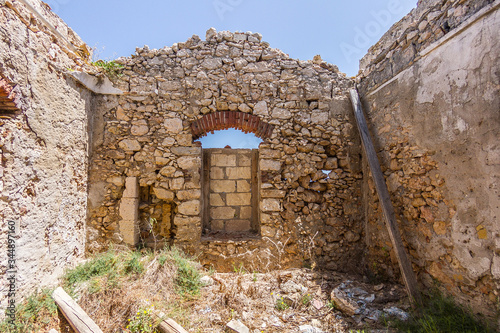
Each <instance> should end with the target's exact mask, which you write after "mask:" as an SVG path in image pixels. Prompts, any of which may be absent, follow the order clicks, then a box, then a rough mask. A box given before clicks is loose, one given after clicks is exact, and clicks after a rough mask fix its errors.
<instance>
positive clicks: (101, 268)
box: [64, 251, 118, 290]
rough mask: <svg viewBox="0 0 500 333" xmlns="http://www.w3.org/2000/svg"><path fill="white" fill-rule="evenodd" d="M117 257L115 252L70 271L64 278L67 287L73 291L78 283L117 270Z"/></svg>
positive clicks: (101, 255) (97, 257) (107, 253)
mask: <svg viewBox="0 0 500 333" xmlns="http://www.w3.org/2000/svg"><path fill="white" fill-rule="evenodd" d="M117 262H118V260H117V255H116V253H115V252H114V251H109V252H106V253H103V254H100V255H98V256H96V257H94V258H92V259H91V260H89V261H88V262H86V263H85V264H83V265H79V266H77V267H75V268H74V269H70V270H68V271H67V272H66V274H65V276H64V282H65V283H64V284H65V287H68V288H69V289H70V290H73V287H74V286H75V284H77V283H81V282H85V281H88V280H90V279H91V278H93V277H97V276H104V275H106V274H108V273H109V272H111V271H113V270H116V269H117V266H118V265H117Z"/></svg>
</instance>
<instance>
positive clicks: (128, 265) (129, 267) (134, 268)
mask: <svg viewBox="0 0 500 333" xmlns="http://www.w3.org/2000/svg"><path fill="white" fill-rule="evenodd" d="M142 272H144V265H143V264H142V262H141V254H140V253H139V252H133V253H132V255H131V256H130V258H129V259H128V260H127V261H126V262H125V273H126V274H141V273H142Z"/></svg>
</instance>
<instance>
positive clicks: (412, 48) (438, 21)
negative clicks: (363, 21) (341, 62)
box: [357, 0, 495, 89]
mask: <svg viewBox="0 0 500 333" xmlns="http://www.w3.org/2000/svg"><path fill="white" fill-rule="evenodd" d="M493 2H495V1H494V0H465V1H458V0H457V1H450V0H419V2H418V5H417V7H416V8H415V9H413V10H412V11H411V12H410V13H409V14H408V15H406V16H405V17H404V18H403V19H401V20H400V21H399V22H397V23H395V24H394V25H393V26H392V27H391V28H390V29H389V30H388V31H387V32H386V33H385V34H384V35H383V36H382V38H381V39H380V40H379V41H378V42H377V43H376V44H375V45H373V46H372V47H370V49H369V50H368V53H367V54H366V55H365V56H364V57H363V58H362V59H361V60H360V71H359V75H358V76H357V81H360V80H361V79H362V78H366V79H364V82H363V84H364V85H365V86H366V88H367V89H375V88H376V87H378V86H380V85H381V84H383V83H384V82H385V81H386V80H387V79H388V78H391V77H394V76H395V75H397V74H398V73H400V72H401V71H403V70H404V69H406V68H408V67H409V66H411V65H412V64H413V63H414V62H415V61H416V60H418V59H419V57H420V54H421V52H422V51H423V50H424V49H425V48H427V47H429V46H430V45H431V44H432V43H434V42H436V41H438V40H439V39H441V38H442V37H444V36H446V34H448V33H449V32H452V31H453V30H455V29H456V28H457V27H459V26H460V24H461V23H462V22H464V21H465V20H467V19H468V18H469V17H471V16H473V15H474V14H475V13H477V12H478V11H479V10H481V8H483V7H485V6H487V5H489V4H491V3H493Z"/></svg>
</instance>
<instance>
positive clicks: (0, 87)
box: [0, 76, 19, 112]
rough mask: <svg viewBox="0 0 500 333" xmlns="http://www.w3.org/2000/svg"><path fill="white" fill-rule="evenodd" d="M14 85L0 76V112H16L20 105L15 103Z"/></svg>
mask: <svg viewBox="0 0 500 333" xmlns="http://www.w3.org/2000/svg"><path fill="white" fill-rule="evenodd" d="M15 99H16V93H15V92H14V87H13V86H12V85H11V84H10V83H9V81H7V79H5V78H3V77H1V76H0V112H15V111H18V110H19V109H18V107H17V105H16V103H15Z"/></svg>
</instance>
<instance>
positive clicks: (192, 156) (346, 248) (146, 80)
mask: <svg viewBox="0 0 500 333" xmlns="http://www.w3.org/2000/svg"><path fill="white" fill-rule="evenodd" d="M117 61H118V62H119V63H121V64H123V65H124V69H123V74H124V75H123V76H122V77H121V79H120V80H119V82H117V87H120V89H122V90H123V91H124V92H125V93H124V94H123V95H121V96H116V97H102V98H99V99H98V101H97V107H96V118H95V119H96V120H97V121H98V122H99V125H97V124H96V125H94V126H93V128H95V129H96V131H95V132H94V133H93V135H92V136H93V138H94V140H95V141H94V143H95V145H94V148H93V154H92V156H91V170H90V179H91V180H90V189H89V198H90V201H89V203H90V206H89V213H90V215H89V217H90V224H89V228H88V235H89V238H88V240H89V243H88V249H89V250H90V251H100V250H102V249H103V247H106V246H107V244H108V242H109V240H112V241H118V242H121V241H122V240H124V237H127V238H130V239H133V240H134V242H133V243H132V245H135V242H138V241H140V237H138V235H139V236H140V235H141V234H142V233H143V231H144V230H147V228H148V221H150V220H151V218H152V217H153V218H154V220H153V221H164V220H165V219H164V218H163V213H162V210H163V207H164V206H165V205H169V206H170V207H171V208H170V211H169V213H168V214H171V215H170V216H171V217H170V218H169V219H168V221H167V222H166V223H167V224H169V225H168V228H169V232H168V239H165V237H164V239H163V240H164V241H168V242H171V243H174V244H176V245H178V246H182V247H183V248H184V249H185V250H187V251H189V252H192V253H193V254H197V255H200V259H201V260H202V262H204V263H206V264H211V265H215V266H217V267H219V268H224V269H232V265H235V266H239V265H245V266H247V267H248V269H255V270H262V269H271V268H276V267H289V266H301V265H312V264H313V263H314V264H316V265H317V264H319V265H321V266H322V267H328V268H330V269H338V270H342V271H347V270H351V271H352V270H354V269H355V266H356V264H355V263H354V262H353V261H352V258H358V260H361V254H362V252H361V251H362V243H361V241H360V240H361V234H362V228H363V227H362V223H361V221H362V216H363V215H362V214H361V213H360V212H361V207H360V202H361V201H360V195H361V193H360V189H361V187H360V185H361V178H362V176H361V173H360V171H361V169H360V163H359V160H360V146H359V141H358V139H357V136H356V132H355V131H354V127H353V125H352V118H351V112H350V109H349V102H348V99H347V96H346V92H347V89H348V88H351V87H352V85H353V81H352V80H350V79H347V78H345V76H344V75H343V74H341V73H339V72H338V70H337V68H336V67H335V66H332V65H329V64H327V63H325V62H323V61H321V59H320V58H317V59H316V60H314V61H297V60H293V59H290V58H289V57H288V56H287V55H285V54H284V53H282V52H281V51H279V50H276V49H272V48H270V47H269V45H268V44H267V43H265V42H262V41H261V36H260V34H251V33H231V32H227V31H222V32H216V31H215V30H213V29H210V30H208V31H207V36H206V41H202V40H200V38H198V37H197V36H193V37H192V38H190V39H189V40H188V41H187V42H185V43H178V44H174V45H173V46H172V47H165V48H163V49H161V50H150V49H149V48H147V47H144V48H140V49H137V52H136V55H134V56H132V57H131V58H120V59H118V60H117ZM205 115H213V117H212V116H211V117H208V118H207V120H205V118H206V117H205ZM216 119H217V120H216ZM193 123H196V124H197V123H200V125H199V130H200V131H202V134H204V133H207V132H210V131H213V130H217V129H218V126H222V127H224V126H225V127H233V126H232V124H236V125H235V126H234V127H239V128H241V129H242V130H245V131H247V132H253V133H255V134H258V135H261V134H262V136H264V137H266V139H265V141H264V142H263V143H262V144H261V145H260V146H259V149H258V151H257V153H256V163H255V165H254V169H252V167H251V163H250V162H251V161H250V160H249V158H250V157H248V158H246V157H245V156H244V155H242V154H243V153H242V152H238V151H237V150H228V151H227V153H226V154H222V155H221V154H220V152H212V155H211V162H212V163H211V164H210V165H212V167H211V168H210V167H209V168H210V170H209V173H208V174H209V175H210V176H204V175H203V174H202V164H203V163H202V160H203V151H204V150H203V147H200V145H199V143H198V142H193V126H192V124H193ZM258 124H260V125H258ZM263 128H264V129H263ZM261 130H262V133H260V132H259V131H261ZM195 135H196V136H195V137H197V136H200V133H198V132H196V133H195ZM231 151H232V152H231ZM253 176H255V180H254V181H253V182H251V181H250V180H251V178H252V177H253ZM129 177H135V178H137V181H138V183H139V187H140V190H139V191H140V192H141V193H143V194H144V196H143V200H142V201H141V202H140V203H139V209H140V211H141V212H144V214H143V216H142V218H141V219H139V220H137V221H135V222H134V223H135V225H138V226H139V225H142V231H141V230H139V229H133V228H132V229H131V228H129V229H128V230H130V232H132V233H133V234H134V236H131V237H128V236H127V234H124V233H123V230H122V226H123V227H125V225H126V224H124V223H121V222H120V221H123V219H124V216H123V215H120V211H119V206H120V202H123V200H124V199H123V198H122V193H123V189H124V184H125V180H126V179H127V178H129ZM208 178H210V181H208ZM251 183H253V186H254V190H253V191H252V190H251V188H250V186H251ZM252 197H253V198H254V199H255V200H252ZM127 200H128V199H127ZM207 203H208V204H207ZM207 205H208V206H209V207H208V208H207V210H206V212H205V214H204V206H207ZM170 212H171V213H170ZM242 216H245V218H242ZM246 216H248V218H247V217H246ZM204 219H206V220H207V221H206V222H204V221H203V220H204ZM208 220H213V221H211V222H209V221H208ZM204 226H205V229H207V232H205V231H204V230H203V229H204ZM213 231H219V233H218V234H219V237H216V236H214V233H213ZM220 231H225V232H223V233H221V232H220ZM243 231H247V233H246V234H245V233H243ZM231 233H233V234H232V235H231ZM145 235H146V236H147V233H145ZM205 236H210V237H205ZM254 236H257V237H254ZM129 244H130V242H129Z"/></svg>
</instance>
